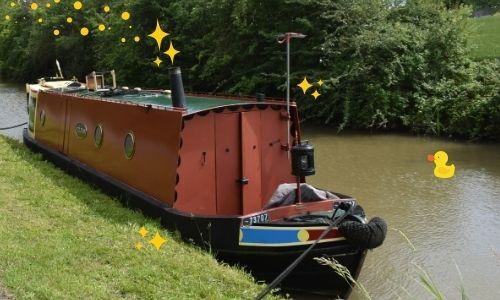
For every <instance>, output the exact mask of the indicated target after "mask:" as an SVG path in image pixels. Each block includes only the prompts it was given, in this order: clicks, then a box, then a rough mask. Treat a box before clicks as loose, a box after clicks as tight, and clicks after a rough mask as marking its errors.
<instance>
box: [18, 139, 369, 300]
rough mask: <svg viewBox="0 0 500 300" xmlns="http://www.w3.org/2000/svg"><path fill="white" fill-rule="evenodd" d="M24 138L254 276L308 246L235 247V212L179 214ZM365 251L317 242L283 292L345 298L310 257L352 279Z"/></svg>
mask: <svg viewBox="0 0 500 300" xmlns="http://www.w3.org/2000/svg"><path fill="white" fill-rule="evenodd" d="M23 140H24V144H25V145H26V146H27V147H28V148H29V149H31V150H32V151H34V152H38V153H41V154H42V155H43V156H44V158H46V159H47V160H49V161H51V162H52V163H54V164H55V165H56V166H58V167H59V168H61V169H62V170H64V171H66V172H67V173H69V174H71V175H73V176H76V177H78V178H81V179H83V180H85V181H86V182H89V183H91V184H93V185H95V186H97V187H99V188H100V189H102V190H103V191H104V192H106V193H107V194H108V195H110V196H113V197H116V198H118V199H119V200H120V201H121V202H122V203H123V204H124V205H125V206H127V207H130V208H134V209H138V210H140V211H142V212H143V213H144V214H145V215H147V216H149V217H152V218H157V219H159V220H160V221H161V224H162V226H164V227H165V228H167V229H170V230H175V231H178V232H179V233H180V235H181V237H182V239H183V240H184V241H186V242H188V243H193V244H195V245H197V246H199V247H201V248H203V249H210V250H211V251H212V252H213V253H215V254H216V257H217V259H219V260H222V261H224V262H226V263H229V264H232V265H239V266H242V267H244V268H245V269H246V270H247V271H249V272H250V273H251V274H252V275H253V276H254V277H255V278H256V279H257V280H262V281H266V282H270V281H272V280H273V279H275V278H276V276H278V275H279V274H280V273H281V272H282V271H283V270H284V269H286V267H287V266H288V265H290V264H291V263H292V262H293V261H294V260H295V259H296V258H297V257H298V256H299V255H300V254H301V253H302V252H303V251H304V250H305V249H307V246H301V247H285V248H269V247H245V246H240V245H239V243H238V241H239V232H240V225H241V220H240V218H239V217H238V216H229V217H226V216H225V217H206V216H195V215H192V214H187V213H183V212H180V211H178V210H176V209H173V208H171V207H169V206H167V205H164V204H162V203H161V202H159V201H157V200H156V199H154V198H152V197H150V196H148V195H147V194H144V193H142V192H140V191H138V190H136V189H134V188H132V187H130V186H128V185H126V184H124V183H122V182H120V181H118V180H116V179H114V178H113V177H110V176H107V175H106V174H103V173H101V172H99V171H97V170H95V169H93V168H90V167H89V166H87V165H85V164H82V163H81V162H79V161H76V160H73V159H70V158H68V157H67V156H65V155H63V154H62V153H59V152H57V151H54V150H52V149H49V148H47V147H45V146H43V145H41V144H40V143H38V142H37V141H36V140H34V139H32V138H31V137H30V136H29V135H28V133H27V130H25V131H24V134H23ZM365 255H366V251H365V250H361V249H358V248H355V247H352V246H350V245H349V244H347V243H346V242H336V243H325V244H318V245H317V246H316V248H315V249H314V250H313V251H312V252H311V254H310V255H309V256H308V257H306V259H304V261H303V262H302V263H300V264H299V265H298V267H297V268H296V269H295V270H294V271H293V272H292V273H291V274H290V275H289V276H288V277H287V278H286V279H285V281H283V283H282V284H281V286H280V287H281V288H283V289H285V290H297V291H304V292H307V293H317V294H325V295H330V296H332V295H333V296H338V297H341V298H346V297H348V295H349V293H350V292H351V287H350V286H349V285H348V284H347V283H346V282H345V280H343V279H341V278H340V277H339V276H337V275H336V274H335V273H334V272H333V270H332V269H331V268H330V267H326V266H322V265H320V264H319V263H318V262H316V261H315V260H314V259H313V258H314V257H322V256H330V257H334V258H335V259H336V260H337V261H339V262H340V263H341V264H342V265H344V266H346V267H347V268H348V269H349V271H350V272H351V274H352V275H353V277H354V278H357V276H358V275H359V271H360V269H361V266H362V264H363V261H364V258H365Z"/></svg>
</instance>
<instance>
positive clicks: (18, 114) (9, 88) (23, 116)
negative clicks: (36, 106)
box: [0, 82, 28, 140]
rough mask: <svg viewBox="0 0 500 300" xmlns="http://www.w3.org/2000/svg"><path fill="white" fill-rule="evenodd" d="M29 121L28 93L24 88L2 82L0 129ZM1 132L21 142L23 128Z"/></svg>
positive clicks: (0, 84) (0, 87)
mask: <svg viewBox="0 0 500 300" xmlns="http://www.w3.org/2000/svg"><path fill="white" fill-rule="evenodd" d="M27 120H28V115H27V111H26V91H25V89H24V87H23V86H19V85H10V84H5V83H1V82H0V128H5V127H10V126H12V125H18V124H21V123H24V122H26V121H27ZM24 127H26V126H22V127H19V128H14V129H9V130H3V131H0V134H3V135H7V136H9V137H11V138H15V139H19V140H21V139H22V137H23V128H24Z"/></svg>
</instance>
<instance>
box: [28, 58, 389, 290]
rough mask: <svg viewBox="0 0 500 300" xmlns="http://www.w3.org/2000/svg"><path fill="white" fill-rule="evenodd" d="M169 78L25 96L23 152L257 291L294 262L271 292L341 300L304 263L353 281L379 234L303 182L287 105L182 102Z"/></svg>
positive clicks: (335, 285) (305, 162) (174, 77)
mask: <svg viewBox="0 0 500 300" xmlns="http://www.w3.org/2000/svg"><path fill="white" fill-rule="evenodd" d="M170 72H171V73H170V76H171V90H142V89H140V88H127V87H118V86H117V85H116V77H115V73H114V72H113V71H111V72H93V73H92V74H90V75H89V76H87V78H86V82H85V83H80V82H77V81H66V80H55V81H46V80H41V81H40V82H39V83H38V84H31V85H27V93H28V111H29V126H28V128H27V129H26V130H25V132H24V143H25V144H26V145H27V146H28V147H29V148H30V149H32V150H33V151H36V152H40V153H42V154H43V155H44V157H46V158H47V159H48V160H50V161H52V162H54V163H55V164H56V165H57V166H59V167H61V168H62V169H64V170H66V171H67V172H69V173H71V174H74V175H76V176H79V177H81V178H84V179H86V180H88V181H89V182H91V183H93V184H95V185H97V186H99V187H101V188H102V189H103V190H104V191H106V192H108V193H109V194H111V195H114V196H117V197H118V198H119V199H120V200H121V201H122V202H123V203H124V204H126V205H128V206H130V207H134V208H138V209H140V210H142V211H143V212H144V213H146V214H147V215H149V216H152V217H155V218H160V219H161V222H162V224H163V225H164V226H165V227H167V228H169V229H171V230H175V231H178V232H179V233H180V235H181V237H182V239H183V240H185V241H187V242H189V243H194V244H196V245H198V246H200V247H202V248H206V249H210V250H211V251H212V252H213V253H215V255H216V256H217V258H218V259H220V260H222V261H225V262H228V263H230V264H237V265H240V266H243V267H245V268H246V269H247V270H248V271H249V272H251V273H252V274H253V275H254V276H255V278H257V279H258V280H264V281H266V282H270V281H272V280H273V279H275V278H276V277H277V276H278V275H280V274H281V273H282V272H283V271H284V270H285V269H287V267H288V266H290V265H291V264H292V263H294V262H296V263H297V266H296V267H295V268H294V269H293V270H290V272H289V274H287V276H286V277H285V278H284V279H283V280H282V281H281V282H280V287H281V288H283V289H286V290H300V291H305V292H308V293H321V294H327V295H331V296H337V297H342V298H343V297H347V296H348V294H349V293H350V291H351V285H350V283H349V282H346V281H345V280H344V279H343V278H342V277H340V276H339V275H337V274H336V273H335V272H334V271H333V270H332V269H331V268H330V267H327V266H324V265H321V264H319V263H318V262H317V261H316V260H314V258H316V257H323V256H326V257H333V258H335V260H336V261H337V262H338V263H340V264H341V265H343V266H345V267H346V268H347V269H348V270H349V271H350V272H351V274H352V276H353V277H354V278H357V276H358V274H359V272H360V270H361V266H362V264H363V261H364V258H365V255H366V253H367V250H368V249H370V248H374V247H376V246H379V245H380V244H381V243H382V241H383V239H384V237H385V230H386V229H385V227H384V226H385V224H383V222H382V223H381V222H378V223H377V222H371V223H370V222H367V219H366V217H365V213H364V211H363V209H362V208H361V207H360V206H359V205H357V202H356V200H355V199H353V198H352V197H349V196H345V195H342V194H339V193H336V192H333V191H330V190H327V189H319V188H315V187H312V186H310V185H308V184H307V183H306V177H307V176H309V175H313V174H314V172H315V167H314V152H313V147H312V145H311V144H309V143H308V142H305V141H302V140H301V131H300V122H299V116H298V111H297V106H296V104H295V103H293V102H292V103H291V104H290V105H289V106H287V105H286V103H285V102H284V101H282V100H277V99H269V98H266V97H265V96H264V95H258V96H257V97H255V98H254V97H220V96H213V95H201V94H187V95H186V94H185V93H184V88H183V85H182V76H181V72H180V69H178V68H173V69H171V70H170ZM340 217H342V220H343V221H342V222H340ZM336 221H337V222H338V223H337V224H336V223H335V222H336ZM334 225H335V226H334ZM306 250H307V251H308V252H307V253H306V254H307V255H305V256H304V257H302V258H301V261H297V258H298V257H300V256H301V254H304V251H306Z"/></svg>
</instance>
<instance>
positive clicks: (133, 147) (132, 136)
mask: <svg viewBox="0 0 500 300" xmlns="http://www.w3.org/2000/svg"><path fill="white" fill-rule="evenodd" d="M129 135H130V137H131V138H132V153H130V156H129V155H128V154H127V148H126V147H127V145H126V143H127V137H128V136H129ZM123 151H124V152H125V158H126V159H127V160H131V159H132V158H134V155H135V134H134V132H133V131H129V132H128V133H127V134H126V135H125V140H124V141H123Z"/></svg>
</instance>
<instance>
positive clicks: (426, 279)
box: [315, 228, 496, 300]
mask: <svg viewBox="0 0 500 300" xmlns="http://www.w3.org/2000/svg"><path fill="white" fill-rule="evenodd" d="M390 229H391V230H393V231H395V232H397V233H398V234H399V235H401V236H402V237H403V238H404V239H405V241H406V243H407V244H408V245H409V246H410V248H411V249H412V251H413V253H415V252H416V251H417V248H416V247H415V245H414V244H413V243H412V241H411V240H410V238H408V236H407V235H406V234H405V233H404V232H403V231H401V230H399V229H397V228H390ZM493 251H494V250H493ZM495 255H496V253H495ZM315 260H316V261H317V262H318V263H320V264H322V265H325V266H329V267H331V268H332V269H333V270H334V271H335V273H336V274H337V275H339V276H340V277H342V278H343V279H344V280H345V281H347V282H348V283H349V284H350V285H351V286H352V287H355V288H357V289H358V290H359V291H360V292H361V295H362V296H363V297H364V298H365V299H368V300H371V299H372V298H371V296H370V293H369V292H368V290H367V289H366V288H365V287H364V286H363V285H362V284H361V283H360V282H359V281H357V280H355V279H354V278H353V277H352V274H351V273H350V272H349V270H348V269H347V268H346V267H345V266H343V265H341V264H339V262H338V261H337V260H335V259H334V258H328V257H317V258H315ZM411 264H412V265H413V266H414V267H415V268H416V269H417V270H416V275H417V277H416V278H414V279H415V280H416V282H417V283H418V284H419V285H421V286H422V287H423V288H424V289H425V290H426V291H427V292H428V293H429V294H430V295H431V296H432V297H433V299H435V300H446V299H447V298H446V297H445V295H444V294H443V293H442V292H441V291H440V289H439V287H438V285H437V283H436V282H435V281H434V280H433V279H432V277H431V275H430V274H429V273H428V272H427V271H426V270H425V269H424V268H423V267H422V266H420V265H419V264H417V263H415V262H412V263H411ZM455 268H456V269H457V273H458V275H459V277H460V286H459V292H460V299H461V300H469V297H468V295H467V293H466V291H465V287H464V281H463V276H462V272H461V271H460V268H459V266H458V264H457V263H456V262H455ZM400 288H401V289H402V290H403V292H405V294H406V298H405V299H417V297H415V296H413V295H411V293H410V292H409V291H408V290H406V289H405V288H404V287H402V286H401V287H400Z"/></svg>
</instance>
